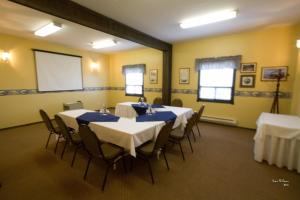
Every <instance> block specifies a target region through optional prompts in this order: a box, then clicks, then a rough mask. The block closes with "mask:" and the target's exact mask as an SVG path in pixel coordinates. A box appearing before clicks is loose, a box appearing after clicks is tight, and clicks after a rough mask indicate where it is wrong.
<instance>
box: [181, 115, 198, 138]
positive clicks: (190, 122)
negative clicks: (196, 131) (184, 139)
mask: <svg viewBox="0 0 300 200" xmlns="http://www.w3.org/2000/svg"><path fill="white" fill-rule="evenodd" d="M197 118H198V113H194V114H193V115H192V117H191V118H189V119H188V121H187V124H186V126H185V129H184V134H185V135H188V134H190V133H191V132H192V130H193V127H194V125H195V124H196V122H197Z"/></svg>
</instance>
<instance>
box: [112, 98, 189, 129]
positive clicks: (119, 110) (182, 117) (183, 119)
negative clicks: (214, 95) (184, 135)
mask: <svg viewBox="0 0 300 200" xmlns="http://www.w3.org/2000/svg"><path fill="white" fill-rule="evenodd" d="M133 105H143V104H140V103H136V102H122V103H118V104H117V105H116V110H115V114H116V115H117V116H120V117H126V118H134V117H136V116H138V113H137V111H136V110H135V108H134V107H133ZM144 105H146V106H147V105H148V104H144ZM152 106H153V108H152V109H153V110H154V111H155V112H164V111H171V112H173V113H174V114H176V116H177V118H176V120H175V123H174V126H173V128H177V127H179V126H181V129H182V130H183V129H184V127H185V125H186V123H187V120H188V119H189V118H190V117H191V116H192V115H193V113H194V111H193V109H191V108H184V107H175V106H165V105H152Z"/></svg>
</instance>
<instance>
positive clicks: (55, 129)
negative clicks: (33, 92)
mask: <svg viewBox="0 0 300 200" xmlns="http://www.w3.org/2000/svg"><path fill="white" fill-rule="evenodd" d="M40 115H41V117H42V119H43V122H44V124H45V125H46V127H47V129H48V131H49V136H48V139H47V143H46V146H45V148H46V149H47V148H48V144H49V141H50V137H51V135H58V139H57V141H58V140H59V138H60V137H61V131H60V129H59V128H58V127H57V126H54V124H53V123H52V122H51V120H50V118H49V116H48V114H47V113H46V112H45V111H44V110H42V109H41V110H40ZM57 144H58V142H56V145H55V149H54V152H55V153H56V149H57Z"/></svg>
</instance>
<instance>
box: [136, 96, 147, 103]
mask: <svg viewBox="0 0 300 200" xmlns="http://www.w3.org/2000/svg"><path fill="white" fill-rule="evenodd" d="M142 98H144V102H147V98H146V97H145V96H143V97H139V99H138V102H142Z"/></svg>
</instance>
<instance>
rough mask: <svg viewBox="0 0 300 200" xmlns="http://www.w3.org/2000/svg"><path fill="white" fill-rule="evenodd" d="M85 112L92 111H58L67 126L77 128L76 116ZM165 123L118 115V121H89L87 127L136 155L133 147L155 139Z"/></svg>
mask: <svg viewBox="0 0 300 200" xmlns="http://www.w3.org/2000/svg"><path fill="white" fill-rule="evenodd" d="M86 112H94V111H90V110H85V109H79V110H69V111H64V112H60V113H59V114H58V115H59V116H60V117H62V119H63V121H64V122H65V123H66V125H67V126H69V127H71V128H74V129H75V130H78V123H77V121H76V118H77V117H79V116H80V115H82V114H84V113H86ZM164 125H165V122H163V121H155V122H136V121H135V118H131V119H130V118H123V117H120V119H119V121H118V122H91V123H89V127H90V128H91V130H92V131H94V132H95V134H96V135H97V136H98V138H99V139H101V140H104V141H107V142H110V143H113V144H116V145H119V146H121V147H123V148H125V149H126V150H128V151H129V152H130V154H131V155H132V156H136V152H135V147H137V146H139V145H141V144H143V143H145V142H147V141H149V140H155V139H156V137H157V135H158V133H159V131H160V129H161V128H162V127H163V126H164Z"/></svg>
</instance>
